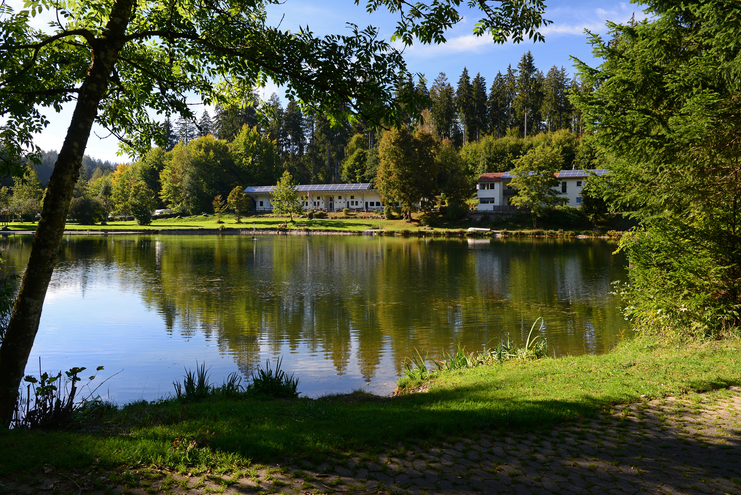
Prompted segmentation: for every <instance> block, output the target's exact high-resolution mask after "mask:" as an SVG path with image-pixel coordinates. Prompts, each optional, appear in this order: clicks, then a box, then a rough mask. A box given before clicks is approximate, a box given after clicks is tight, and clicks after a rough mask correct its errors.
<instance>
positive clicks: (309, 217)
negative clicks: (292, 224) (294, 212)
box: [306, 210, 314, 220]
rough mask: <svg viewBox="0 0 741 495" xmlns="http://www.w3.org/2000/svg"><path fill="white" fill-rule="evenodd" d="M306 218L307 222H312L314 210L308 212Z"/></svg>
mask: <svg viewBox="0 0 741 495" xmlns="http://www.w3.org/2000/svg"><path fill="white" fill-rule="evenodd" d="M306 217H307V218H308V219H309V220H313V219H314V210H309V213H307V214H306Z"/></svg>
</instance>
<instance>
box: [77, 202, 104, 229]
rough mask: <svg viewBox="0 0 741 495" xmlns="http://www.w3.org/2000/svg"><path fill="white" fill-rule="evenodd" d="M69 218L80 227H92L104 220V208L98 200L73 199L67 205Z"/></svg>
mask: <svg viewBox="0 0 741 495" xmlns="http://www.w3.org/2000/svg"><path fill="white" fill-rule="evenodd" d="M69 217H70V218H73V219H75V220H77V223H79V224H81V225H94V224H96V223H97V222H100V221H101V220H103V219H105V208H104V206H103V203H102V202H101V201H100V200H99V199H98V198H74V199H72V202H71V203H70V205H69Z"/></svg>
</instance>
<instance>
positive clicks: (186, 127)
mask: <svg viewBox="0 0 741 495" xmlns="http://www.w3.org/2000/svg"><path fill="white" fill-rule="evenodd" d="M177 136H178V139H179V140H180V142H182V143H183V144H188V143H189V142H191V141H192V140H194V139H195V138H197V137H198V136H200V133H199V132H198V127H196V124H195V118H194V117H193V118H191V117H180V119H178V126H177Z"/></svg>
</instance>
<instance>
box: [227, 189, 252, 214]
mask: <svg viewBox="0 0 741 495" xmlns="http://www.w3.org/2000/svg"><path fill="white" fill-rule="evenodd" d="M226 201H227V204H228V205H229V208H231V209H233V210H234V218H235V220H236V221H237V223H241V221H242V220H241V219H242V216H243V215H245V214H246V213H247V212H248V211H250V206H251V205H252V199H251V198H250V197H249V196H247V194H246V193H245V192H244V188H243V187H242V186H236V187H235V188H234V189H232V192H230V193H229V197H228V198H227V199H226Z"/></svg>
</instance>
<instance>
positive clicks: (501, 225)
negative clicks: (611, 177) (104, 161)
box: [7, 213, 605, 237]
mask: <svg viewBox="0 0 741 495" xmlns="http://www.w3.org/2000/svg"><path fill="white" fill-rule="evenodd" d="M376 216H377V215H374V214H371V213H351V214H350V215H349V216H345V215H343V214H342V213H330V214H329V218H326V219H312V220H309V219H308V218H306V217H303V218H300V217H294V221H293V222H290V221H288V220H289V219H288V217H273V216H272V215H267V214H254V215H251V216H247V217H242V221H241V222H240V223H237V222H236V220H235V219H234V216H233V215H232V214H229V213H225V214H223V215H222V216H221V223H219V221H218V219H217V218H216V216H215V215H208V216H203V215H192V216H184V217H182V218H174V217H173V218H155V219H154V220H153V221H152V223H151V225H148V226H142V225H138V224H137V223H136V221H134V220H129V221H112V222H108V223H107V224H106V225H99V224H98V225H80V224H77V223H76V222H68V223H67V225H66V227H65V229H66V230H68V231H83V232H101V231H107V232H115V231H133V232H144V233H146V232H149V231H167V230H183V229H186V230H188V229H192V230H198V229H203V230H222V231H229V230H232V231H236V230H251V229H253V228H255V229H257V230H277V229H278V228H279V226H280V225H281V224H287V228H288V230H309V231H311V230H320V231H330V232H331V231H348V232H357V233H360V232H363V231H366V230H371V229H373V230H378V229H379V227H380V229H381V230H382V231H384V232H386V233H389V232H393V233H398V234H403V235H435V234H436V235H447V236H449V235H456V236H457V235H464V234H465V230H466V229H467V228H469V227H486V228H492V229H495V230H500V229H504V230H505V231H508V232H507V234H508V235H514V236H533V235H540V236H546V235H550V236H552V237H562V236H569V235H571V236H573V235H580V234H582V233H583V232H584V229H585V228H587V227H585V226H576V225H574V226H570V228H571V229H572V230H571V231H567V232H563V231H561V232H560V233H559V232H558V231H556V230H552V231H546V230H543V229H537V230H533V229H532V220H531V219H530V216H529V215H522V216H516V217H507V218H498V217H495V216H484V215H482V216H480V217H478V220H474V219H469V218H464V219H462V220H456V221H451V220H447V219H445V218H444V217H442V216H438V217H437V219H436V221H435V222H433V223H434V228H433V229H432V230H428V229H427V228H425V226H423V223H424V221H422V220H420V219H421V216H422V215H420V214H417V213H415V214H414V215H413V220H412V221H411V222H409V221H405V220H401V219H390V220H386V219H378V218H370V217H376ZM559 218H560V217H559V216H558V215H556V216H555V217H554V219H552V220H544V221H543V228H544V229H548V228H560V225H561V222H560V220H559ZM7 227H8V229H9V230H10V231H19V230H22V231H27V230H36V227H37V223H35V222H11V223H9V224H8V225H7ZM603 230H605V229H603ZM586 232H590V231H588V230H587V231H586Z"/></svg>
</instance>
